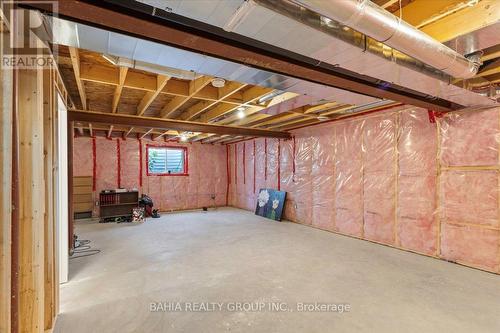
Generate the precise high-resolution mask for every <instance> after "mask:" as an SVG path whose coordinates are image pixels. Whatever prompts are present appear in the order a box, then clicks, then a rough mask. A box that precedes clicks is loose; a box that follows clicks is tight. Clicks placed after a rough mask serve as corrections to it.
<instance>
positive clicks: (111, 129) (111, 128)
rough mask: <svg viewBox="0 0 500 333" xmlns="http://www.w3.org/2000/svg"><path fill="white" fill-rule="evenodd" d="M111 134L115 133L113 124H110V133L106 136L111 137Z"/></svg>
mask: <svg viewBox="0 0 500 333" xmlns="http://www.w3.org/2000/svg"><path fill="white" fill-rule="evenodd" d="M111 134H113V125H111V126H109V130H108V134H107V135H106V137H107V138H111Z"/></svg>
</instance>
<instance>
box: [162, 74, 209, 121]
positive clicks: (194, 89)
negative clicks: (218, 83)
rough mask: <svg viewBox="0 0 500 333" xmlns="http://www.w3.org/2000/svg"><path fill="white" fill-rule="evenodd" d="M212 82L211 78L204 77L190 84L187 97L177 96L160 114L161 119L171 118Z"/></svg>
mask: <svg viewBox="0 0 500 333" xmlns="http://www.w3.org/2000/svg"><path fill="white" fill-rule="evenodd" d="M211 81H212V78H211V77H209V76H202V77H199V78H197V79H194V80H193V81H191V82H189V91H188V95H187V96H177V97H175V98H174V99H173V100H171V101H170V102H169V103H167V105H165V106H164V107H163V109H162V110H161V112H160V117H161V118H169V117H170V116H172V115H173V113H174V112H175V111H177V110H178V109H179V108H180V107H181V106H182V105H184V103H186V102H187V101H188V100H189V99H191V97H193V96H194V95H196V94H197V93H198V92H199V91H200V90H201V89H203V88H205V86H206V85H207V84H209V83H210V82H211Z"/></svg>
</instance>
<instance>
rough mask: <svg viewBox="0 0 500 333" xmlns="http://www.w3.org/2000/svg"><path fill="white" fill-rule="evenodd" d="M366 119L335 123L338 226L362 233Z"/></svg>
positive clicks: (338, 229) (348, 231)
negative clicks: (364, 122)
mask: <svg viewBox="0 0 500 333" xmlns="http://www.w3.org/2000/svg"><path fill="white" fill-rule="evenodd" d="M362 126H363V121H361V120H352V121H345V122H340V123H337V124H336V125H332V127H333V128H335V143H336V151H335V154H336V156H335V180H334V181H335V206H334V209H335V228H336V230H337V231H339V232H341V233H344V234H347V235H352V236H358V237H362V236H363V154H362V152H363V151H362V141H363V135H362V133H363V127H362Z"/></svg>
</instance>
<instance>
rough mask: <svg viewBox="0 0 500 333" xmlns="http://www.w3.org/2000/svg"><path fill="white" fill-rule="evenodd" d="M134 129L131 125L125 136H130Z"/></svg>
mask: <svg viewBox="0 0 500 333" xmlns="http://www.w3.org/2000/svg"><path fill="white" fill-rule="evenodd" d="M133 129H134V128H133V127H130V128H129V129H128V131H127V132H126V133H125V134H124V135H123V137H124V138H126V137H127V136H129V134H130V133H131V132H132V131H133Z"/></svg>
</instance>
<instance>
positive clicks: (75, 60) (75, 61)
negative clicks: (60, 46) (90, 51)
mask: <svg viewBox="0 0 500 333" xmlns="http://www.w3.org/2000/svg"><path fill="white" fill-rule="evenodd" d="M69 53H70V57H71V64H72V65H73V72H74V73H75V80H76V85H77V87H78V92H79V94H80V100H81V102H82V108H83V109H84V110H87V96H86V94H85V86H84V84H83V81H82V79H81V76H80V56H79V54H78V49H77V48H74V47H70V48H69Z"/></svg>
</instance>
